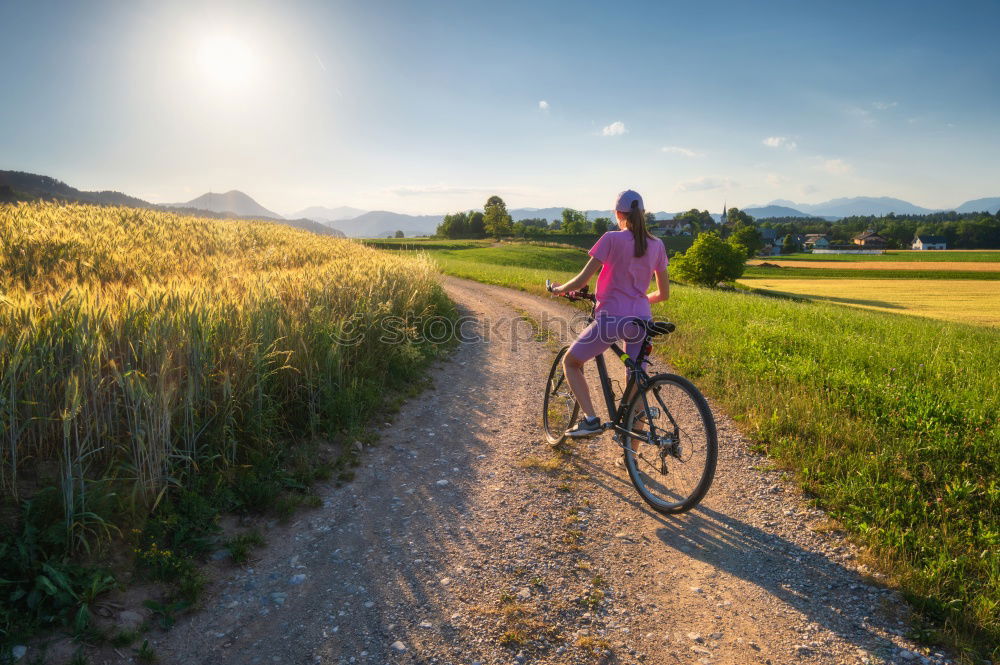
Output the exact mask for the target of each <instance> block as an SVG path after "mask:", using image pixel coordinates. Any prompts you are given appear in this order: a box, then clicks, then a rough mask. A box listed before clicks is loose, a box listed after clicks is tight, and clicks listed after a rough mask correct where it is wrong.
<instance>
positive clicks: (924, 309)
mask: <svg viewBox="0 0 1000 665" xmlns="http://www.w3.org/2000/svg"><path fill="white" fill-rule="evenodd" d="M878 265H885V264H878ZM909 265H918V264H909ZM931 265H941V264H931ZM962 265H968V264H962ZM742 281H743V283H745V284H747V285H748V286H752V287H754V288H755V289H763V290H767V291H772V292H774V293H781V294H789V295H795V296H806V297H808V298H810V299H812V300H821V301H825V302H832V303H837V304H841V305H848V306H850V307H859V308H862V309H874V310H879V311H883V312H895V313H899V314H912V315H915V316H924V317H928V318H932V319H941V320H945V321H956V322H959V323H973V324H979V325H988V326H1000V287H998V284H997V282H996V281H987V280H973V279H963V280H950V279H923V280H906V279H856V280H855V279H770V278H761V279H753V280H742Z"/></svg>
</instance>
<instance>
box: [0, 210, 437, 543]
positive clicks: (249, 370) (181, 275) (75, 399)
mask: <svg viewBox="0 0 1000 665" xmlns="http://www.w3.org/2000/svg"><path fill="white" fill-rule="evenodd" d="M449 312H450V305H448V303H447V301H446V299H445V298H444V296H443V294H442V292H441V290H440V287H439V286H438V284H437V281H436V278H435V269H434V267H433V266H432V264H431V263H430V262H429V261H428V260H427V259H424V258H420V257H413V256H402V255H397V254H390V253H380V252H377V251H375V250H372V249H369V248H366V247H363V246H361V245H359V244H356V243H353V242H350V241H347V240H343V239H338V238H333V237H326V236H317V235H314V234H310V233H307V232H304V231H297V230H294V229H290V228H287V227H282V226H279V225H276V224H272V223H265V222H245V221H229V220H209V219H201V218H195V217H185V216H178V215H174V214H168V213H161V212H154V211H149V210H137V209H129V208H111V207H97V206H86V205H57V204H46V203H34V204H19V205H12V206H0V498H2V499H3V503H4V504H5V505H7V506H8V508H9V507H10V506H12V505H16V504H17V503H19V502H21V501H23V499H24V498H26V497H27V496H29V495H30V494H31V493H32V492H33V491H36V490H38V489H39V488H42V487H46V486H52V485H57V486H58V487H59V488H60V489H61V493H62V496H63V501H64V503H65V513H66V521H67V526H68V527H70V529H71V530H72V529H74V528H76V527H75V525H77V524H82V523H83V522H85V520H81V519H80V516H81V515H86V514H87V510H88V509H87V494H86V492H87V487H88V483H89V482H90V481H92V480H94V479H111V480H112V481H113V482H114V483H115V487H116V488H117V491H118V492H120V493H121V492H124V493H128V494H129V495H130V496H129V501H128V502H126V504H127V505H128V506H130V507H131V509H133V510H135V511H137V512H140V513H141V512H143V511H147V510H148V509H149V508H150V507H151V506H152V505H154V504H155V503H156V501H157V500H158V498H159V497H160V496H162V493H163V492H164V491H165V488H167V487H168V485H170V484H172V483H177V482H180V481H179V479H180V478H183V476H184V474H186V473H189V472H192V471H193V472H197V471H198V470H199V469H202V468H204V467H205V466H206V465H212V466H215V467H218V466H225V465H239V464H241V463H243V461H244V460H245V459H246V458H247V457H248V455H250V454H251V453H253V452H259V451H261V450H267V449H268V448H269V447H273V446H280V445H292V444H293V442H294V441H295V440H296V438H297V437H309V436H315V435H321V434H324V433H328V432H336V431H338V430H339V429H341V428H345V427H347V426H349V424H350V423H351V422H354V421H357V420H359V419H364V418H365V417H366V415H367V414H366V411H367V410H368V409H370V408H371V407H372V405H373V404H375V403H377V401H378V398H379V395H380V394H381V391H382V383H383V382H384V380H385V378H386V377H387V376H388V375H389V374H390V373H402V374H405V372H406V371H407V370H408V369H409V368H411V367H413V366H415V365H417V364H419V362H420V361H421V359H422V358H424V357H425V356H427V355H428V354H432V353H433V349H429V348H428V345H427V343H425V342H422V341H421V340H420V339H417V338H415V337H413V336H409V335H407V336H406V338H405V340H403V341H401V342H399V343H389V342H383V341H379V340H378V339H376V338H375V336H374V335H371V336H369V337H364V335H365V333H366V332H373V331H375V329H376V327H377V326H378V325H379V322H380V321H381V320H383V319H384V318H385V317H387V316H398V317H408V318H414V317H427V316H433V315H436V314H442V313H443V314H445V315H450V314H449ZM348 329H349V330H348ZM347 332H349V333H350V334H351V335H352V336H353V337H355V338H358V337H361V338H363V339H364V342H363V343H360V344H340V343H336V340H337V339H340V338H342V337H344V336H345V333H347ZM397 341H398V340H397ZM80 528H81V529H82V528H85V527H80Z"/></svg>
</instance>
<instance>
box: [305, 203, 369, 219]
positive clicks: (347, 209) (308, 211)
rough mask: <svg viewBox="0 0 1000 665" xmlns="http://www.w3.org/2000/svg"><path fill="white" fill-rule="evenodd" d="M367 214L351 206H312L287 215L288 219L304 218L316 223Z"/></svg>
mask: <svg viewBox="0 0 1000 665" xmlns="http://www.w3.org/2000/svg"><path fill="white" fill-rule="evenodd" d="M366 212H368V211H367V210H361V209H360V208H352V207H351V206H340V207H339V208H324V207H323V206H312V207H311V208H305V209H304V210H299V211H298V212H296V213H293V214H291V215H289V216H290V217H305V218H306V219H313V220H316V221H317V222H337V221H340V220H342V219H354V218H355V217H358V216H360V215H363V214H365V213H366Z"/></svg>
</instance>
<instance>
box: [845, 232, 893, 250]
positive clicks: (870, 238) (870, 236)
mask: <svg viewBox="0 0 1000 665" xmlns="http://www.w3.org/2000/svg"><path fill="white" fill-rule="evenodd" d="M852 240H853V241H854V244H855V245H859V246H861V247H864V248H865V249H885V246H886V245H888V244H889V241H888V240H887V239H886V238H884V237H882V236H881V235H879V234H878V233H877V232H875V231H872V230H871V229H869V230H867V231H865V232H864V233H859V234H858V235H856V236H854V238H852Z"/></svg>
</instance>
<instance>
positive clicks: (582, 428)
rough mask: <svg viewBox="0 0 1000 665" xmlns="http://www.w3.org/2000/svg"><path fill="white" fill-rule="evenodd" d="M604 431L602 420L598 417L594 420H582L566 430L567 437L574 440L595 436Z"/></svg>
mask: <svg viewBox="0 0 1000 665" xmlns="http://www.w3.org/2000/svg"><path fill="white" fill-rule="evenodd" d="M603 431H604V428H603V427H602V426H601V419H600V418H598V417H597V416H594V417H593V418H581V419H580V422H578V423H577V424H576V425H573V426H572V427H570V428H569V429H568V430H566V436H568V437H572V438H574V439H577V438H582V437H585V436H594V435H595V434H600V433H601V432H603Z"/></svg>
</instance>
